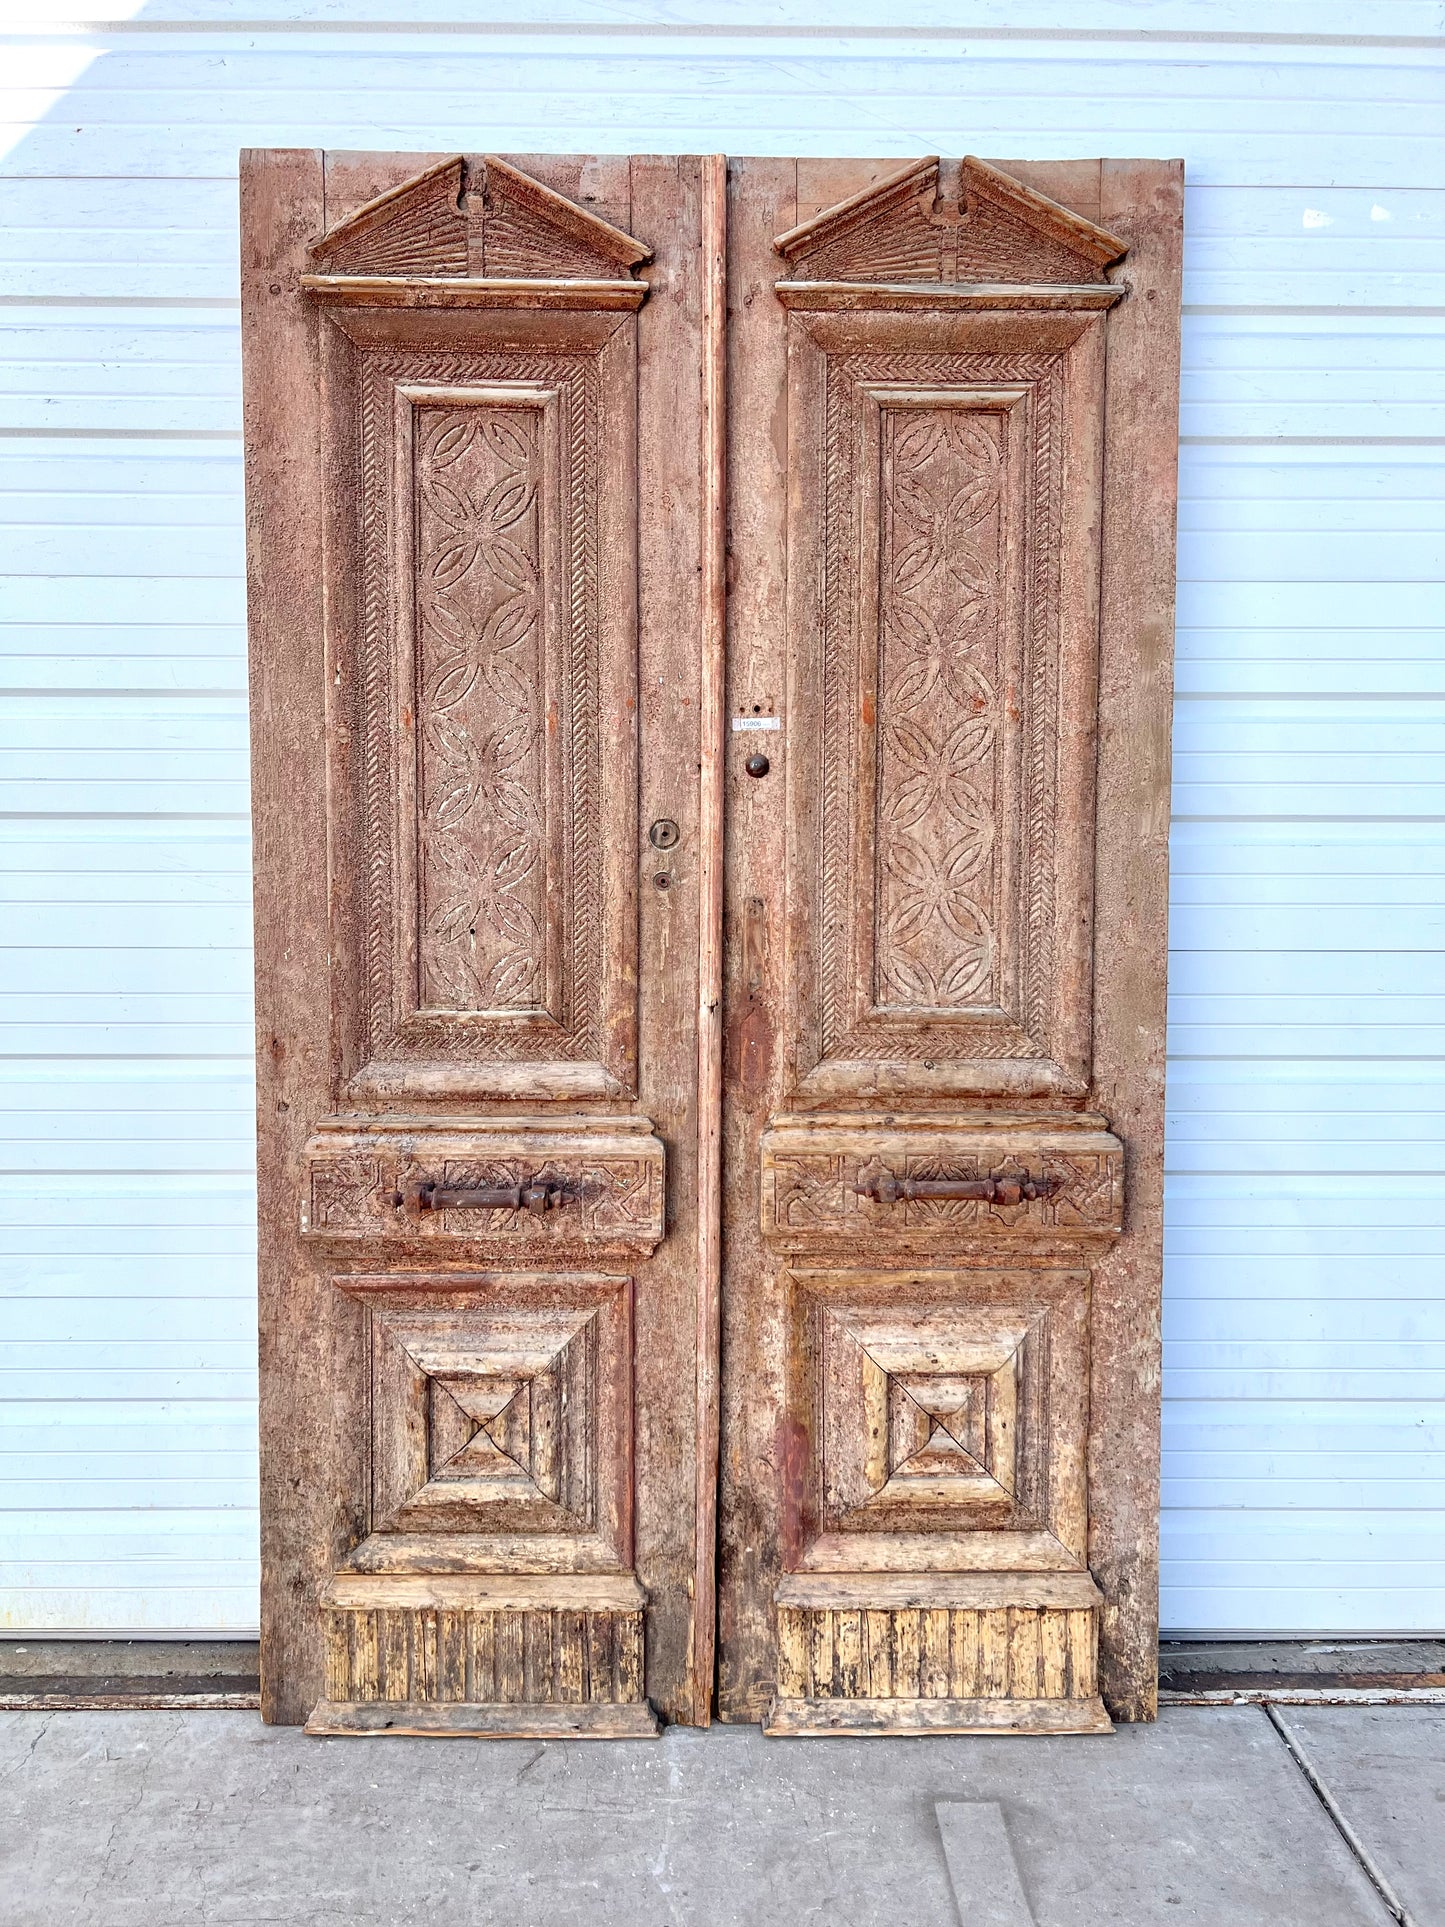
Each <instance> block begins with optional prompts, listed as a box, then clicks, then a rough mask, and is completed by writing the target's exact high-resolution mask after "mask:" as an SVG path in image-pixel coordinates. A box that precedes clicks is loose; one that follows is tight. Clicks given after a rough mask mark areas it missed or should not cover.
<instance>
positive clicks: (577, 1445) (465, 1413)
mask: <svg viewBox="0 0 1445 1927" xmlns="http://www.w3.org/2000/svg"><path fill="white" fill-rule="evenodd" d="M373 1345H374V1346H375V1360H376V1362H375V1366H374V1370H375V1372H376V1374H377V1378H378V1385H377V1392H378V1402H377V1408H376V1409H377V1411H378V1414H379V1415H381V1417H382V1422H383V1423H388V1424H392V1425H395V1424H396V1423H397V1422H398V1421H399V1422H400V1424H401V1426H403V1427H405V1428H407V1429H408V1430H409V1429H410V1428H411V1427H412V1426H413V1425H414V1424H415V1422H416V1421H415V1414H416V1413H417V1411H418V1410H419V1409H420V1410H421V1411H422V1412H424V1423H425V1447H424V1454H423V1453H422V1452H420V1451H416V1450H413V1451H412V1452H409V1453H406V1454H398V1453H392V1452H381V1453H379V1454H378V1460H377V1463H378V1466H379V1468H380V1469H381V1472H382V1476H381V1478H380V1479H379V1480H375V1479H374V1485H373V1490H374V1495H375V1502H376V1511H377V1525H378V1527H379V1528H380V1529H382V1530H406V1529H408V1528H420V1529H422V1530H425V1529H426V1528H427V1527H428V1526H429V1524H430V1523H431V1522H432V1521H433V1520H434V1519H436V1518H438V1517H442V1518H446V1519H449V1520H452V1519H455V1518H456V1517H457V1516H458V1515H462V1514H465V1515H471V1516H470V1517H469V1519H468V1522H469V1523H472V1522H473V1520H474V1523H475V1525H476V1527H477V1528H479V1529H482V1530H500V1529H509V1530H513V1531H523V1532H527V1531H539V1532H547V1531H551V1532H574V1531H586V1530H588V1529H590V1527H591V1526H592V1524H593V1514H594V1506H593V1499H594V1497H595V1480H594V1477H593V1464H592V1461H593V1452H594V1441H593V1437H592V1432H593V1429H594V1419H593V1414H594V1412H595V1407H596V1390H595V1381H596V1369H597V1313H596V1311H595V1310H593V1309H584V1310H578V1311H515V1310H514V1311H508V1312H502V1313H493V1314H488V1313H485V1312H474V1313H468V1314H465V1315H463V1316H462V1317H460V1318H458V1317H457V1316H455V1315H454V1314H451V1313H448V1312H424V1313H414V1314H412V1315H410V1316H408V1315H407V1314H406V1313H404V1312H403V1313H390V1312H384V1313H381V1314H379V1315H378V1318H377V1322H376V1325H375V1328H374V1330H373ZM398 1406H401V1407H402V1409H401V1410H397V1409H396V1408H397V1407H398ZM418 1473H423V1474H424V1476H423V1478H422V1482H421V1484H420V1485H416V1486H415V1487H414V1489H413V1490H410V1491H408V1490H407V1488H408V1487H409V1486H412V1485H413V1481H414V1480H415V1478H416V1476H417V1474H418Z"/></svg>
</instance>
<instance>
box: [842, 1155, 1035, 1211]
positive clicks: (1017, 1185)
mask: <svg viewBox="0 0 1445 1927" xmlns="http://www.w3.org/2000/svg"><path fill="white" fill-rule="evenodd" d="M1059 1184H1060V1180H1059V1179H1057V1178H1042V1177H1041V1178H1036V1177H1032V1176H1030V1175H1029V1174H1028V1173H1024V1174H1023V1175H1021V1176H1019V1177H1016V1178H1012V1177H1011V1178H900V1177H897V1176H895V1175H894V1173H893V1172H892V1171H890V1170H888V1169H887V1167H886V1166H884V1165H881V1164H871V1165H866V1166H865V1167H864V1168H863V1170H862V1171H860V1172H859V1174H858V1182H857V1183H856V1184H855V1185H854V1186H853V1189H854V1191H856V1192H857V1193H858V1195H859V1197H863V1198H871V1199H872V1200H873V1202H874V1203H875V1204H898V1203H900V1202H901V1201H902V1200H904V1199H907V1198H954V1199H958V1198H975V1199H977V1200H979V1202H980V1203H983V1204H1002V1205H1014V1204H1033V1203H1034V1202H1035V1201H1036V1200H1037V1199H1040V1198H1051V1197H1052V1196H1053V1194H1054V1193H1055V1191H1057V1190H1058V1189H1059Z"/></svg>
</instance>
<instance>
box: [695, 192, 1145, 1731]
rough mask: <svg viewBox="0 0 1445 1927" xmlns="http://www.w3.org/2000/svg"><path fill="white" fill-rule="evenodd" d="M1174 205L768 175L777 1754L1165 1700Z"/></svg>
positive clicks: (731, 1113) (731, 861)
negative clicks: (788, 1738) (1161, 1298)
mask: <svg viewBox="0 0 1445 1927" xmlns="http://www.w3.org/2000/svg"><path fill="white" fill-rule="evenodd" d="M1180 206H1181V170H1180V169H1179V168H1178V167H1177V166H1173V165H1170V164H1168V163H1139V164H1135V163H1111V162H1105V163H1102V164H1101V163H1099V162H1087V163H1082V162H1080V163H1064V164H1058V165H1053V166H1026V165H1016V164H1014V163H1005V164H1004V165H1003V167H1002V169H999V168H994V167H990V166H986V165H984V164H983V163H981V162H977V161H965V162H964V163H963V164H962V166H961V167H959V166H957V165H955V166H954V167H952V168H946V169H940V166H939V163H938V162H937V161H935V160H931V159H925V160H922V161H919V162H918V163H916V164H914V165H912V166H908V167H904V168H901V169H900V168H898V167H897V166H896V164H895V165H892V166H889V167H881V166H876V165H869V164H867V163H862V162H821V161H809V162H804V161H797V162H794V161H739V162H735V163H733V168H732V183H731V197H730V221H729V262H730V303H729V306H730V323H731V338H730V390H729V406H730V420H731V426H732V437H731V444H730V464H729V484H730V497H729V519H730V534H731V556H730V599H729V611H728V707H729V710H730V712H731V714H732V716H733V717H734V719H735V721H734V724H733V728H734V730H735V731H736V732H737V733H736V735H735V736H734V738H733V741H734V745H735V747H734V748H733V750H732V751H731V758H730V763H729V770H728V796H727V806H728V832H727V836H728V843H727V906H728V908H727V943H726V955H727V961H728V975H727V991H726V1006H725V1008H726V1025H727V1044H728V1051H727V1062H726V1077H725V1112H726V1130H725V1138H724V1145H725V1170H726V1202H725V1222H724V1233H723V1236H724V1250H725V1252H726V1254H727V1262H726V1272H725V1285H724V1294H723V1316H724V1325H723V1386H724V1408H723V1510H722V1540H721V1592H720V1625H721V1642H720V1657H721V1671H720V1685H719V1701H720V1706H721V1709H722V1712H723V1715H724V1717H729V1718H746V1719H757V1718H761V1719H763V1720H765V1721H766V1722H767V1724H768V1726H769V1730H770V1731H775V1732H785V1733H800V1732H801V1733H808V1732H836V1731H851V1732H874V1731H938V1730H952V1731H961V1730H962V1731H966V1730H982V1731H989V1730H1013V1731H1040V1732H1079V1731H1082V1732H1090V1731H1096V1730H1101V1729H1106V1728H1107V1726H1108V1724H1109V1720H1108V1715H1107V1713H1106V1711H1105V1706H1104V1700H1105V1699H1107V1701H1108V1703H1109V1705H1110V1707H1112V1709H1113V1710H1114V1711H1115V1712H1116V1713H1117V1714H1118V1715H1119V1716H1121V1717H1124V1718H1139V1717H1149V1716H1150V1715H1151V1714H1152V1710H1153V1706H1154V1677H1155V1674H1154V1668H1155V1640H1156V1606H1155V1599H1156V1567H1155V1546H1156V1507H1157V1480H1156V1467H1157V1439H1156V1427H1157V1415H1158V1284H1159V1229H1160V1182H1161V1180H1160V1163H1161V1138H1162V1123H1161V1111H1162V1084H1163V1042H1164V1030H1163V1020H1164V962H1165V901H1166V867H1167V852H1166V835H1167V813H1168V789H1167V770H1168V741H1169V669H1170V610H1171V603H1172V585H1173V504H1174V463H1175V396H1176V389H1177V343H1178V298H1179V296H1178V273H1179V240H1180ZM750 754H751V756H752V760H751V761H750V760H749V755H750ZM759 756H760V757H761V759H762V760H761V761H760V760H758V758H759ZM1101 1646H1102V1652H1101V1650H1100V1648H1101ZM1101 1659H1102V1680H1101V1677H1100V1660H1101ZM1101 1685H1102V1688H1103V1697H1102V1698H1101V1693H1100V1688H1101Z"/></svg>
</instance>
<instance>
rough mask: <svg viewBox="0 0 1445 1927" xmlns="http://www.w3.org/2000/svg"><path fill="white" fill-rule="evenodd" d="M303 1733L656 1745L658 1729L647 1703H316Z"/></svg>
mask: <svg viewBox="0 0 1445 1927" xmlns="http://www.w3.org/2000/svg"><path fill="white" fill-rule="evenodd" d="M305 1730H306V1732H307V1733H309V1734H311V1735H312V1736H313V1738H322V1739H335V1738H345V1737H353V1738H358V1737H359V1738H365V1737H370V1738H380V1737H383V1736H394V1737H397V1738H412V1739H455V1740H655V1739H656V1738H657V1737H658V1735H659V1733H660V1732H661V1731H662V1723H661V1721H660V1720H659V1719H658V1717H657V1714H656V1713H655V1712H654V1711H653V1709H652V1707H651V1705H650V1704H649V1703H648V1702H647V1701H646V1700H641V1701H631V1702H609V1701H602V1700H593V1701H584V1702H580V1703H573V1704H570V1705H569V1704H558V1703H556V1702H553V1703H551V1704H547V1703H543V1702H532V1703H530V1704H529V1703H525V1702H521V1703H519V1702H516V1701H509V1702H501V1701H492V1702H485V1701H480V1700H473V1701H466V1700H443V1701H438V1700H319V1701H318V1702H317V1704H316V1706H315V1707H314V1708H313V1710H312V1713H311V1717H310V1718H309V1719H308V1720H307V1722H306V1727H305Z"/></svg>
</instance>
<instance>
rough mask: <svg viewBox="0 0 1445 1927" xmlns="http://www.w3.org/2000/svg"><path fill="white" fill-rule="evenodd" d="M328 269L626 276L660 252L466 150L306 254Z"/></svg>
mask: <svg viewBox="0 0 1445 1927" xmlns="http://www.w3.org/2000/svg"><path fill="white" fill-rule="evenodd" d="M308 252H309V254H310V258H311V263H312V267H313V268H314V269H315V270H317V271H318V272H320V273H322V274H326V275H343V276H350V275H356V276H372V275H387V276H396V275H401V276H407V275H414V276H424V277H427V278H433V277H438V276H440V277H443V278H455V279H459V280H460V279H464V278H466V277H467V276H480V277H485V278H487V279H492V280H531V279H539V280H554V281H555V280H567V281H574V280H575V281H613V280H621V281H625V280H628V279H630V278H631V277H632V273H633V270H634V269H635V268H637V267H639V266H640V265H641V264H642V263H643V262H644V261H650V260H651V259H652V250H651V248H649V247H648V246H647V245H646V244H645V243H644V242H642V241H638V240H635V239H634V238H633V236H632V235H630V234H625V233H624V232H623V231H622V229H621V228H616V227H613V226H612V224H611V222H610V221H604V220H602V219H601V218H600V216H598V215H596V214H590V213H589V212H588V211H587V209H586V208H582V207H578V205H577V204H576V202H575V201H569V200H568V199H567V197H566V195H565V194H558V193H557V192H556V191H555V190H554V189H552V188H550V187H544V186H543V184H542V183H541V181H536V180H533V178H532V177H531V175H530V174H524V173H523V172H522V171H521V169H520V168H517V167H513V166H512V165H511V163H510V162H509V161H504V160H500V159H498V157H497V156H496V155H495V154H489V155H488V156H487V157H486V158H485V159H484V160H482V161H478V162H472V163H469V162H468V161H467V160H466V159H465V157H464V156H463V155H461V154H457V155H454V156H453V157H452V158H451V159H450V160H445V161H439V162H438V163H437V164H436V165H435V166H434V167H428V168H426V169H425V170H424V171H423V172H422V173H420V174H416V175H413V176H412V178H411V179H410V180H408V181H403V182H402V183H401V184H400V186H398V187H393V188H390V189H388V190H387V192H386V193H385V194H378V195H377V197H376V198H375V200H371V201H368V202H366V204H365V205H364V206H363V207H359V208H357V209H356V211H355V213H353V214H348V215H347V216H346V218H345V219H344V220H341V221H338V222H336V224H335V225H334V226H333V227H330V228H328V229H327V231H326V233H325V234H324V235H323V236H322V237H321V239H320V240H319V241H315V242H313V243H312V245H311V247H310V249H309V250H308Z"/></svg>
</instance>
